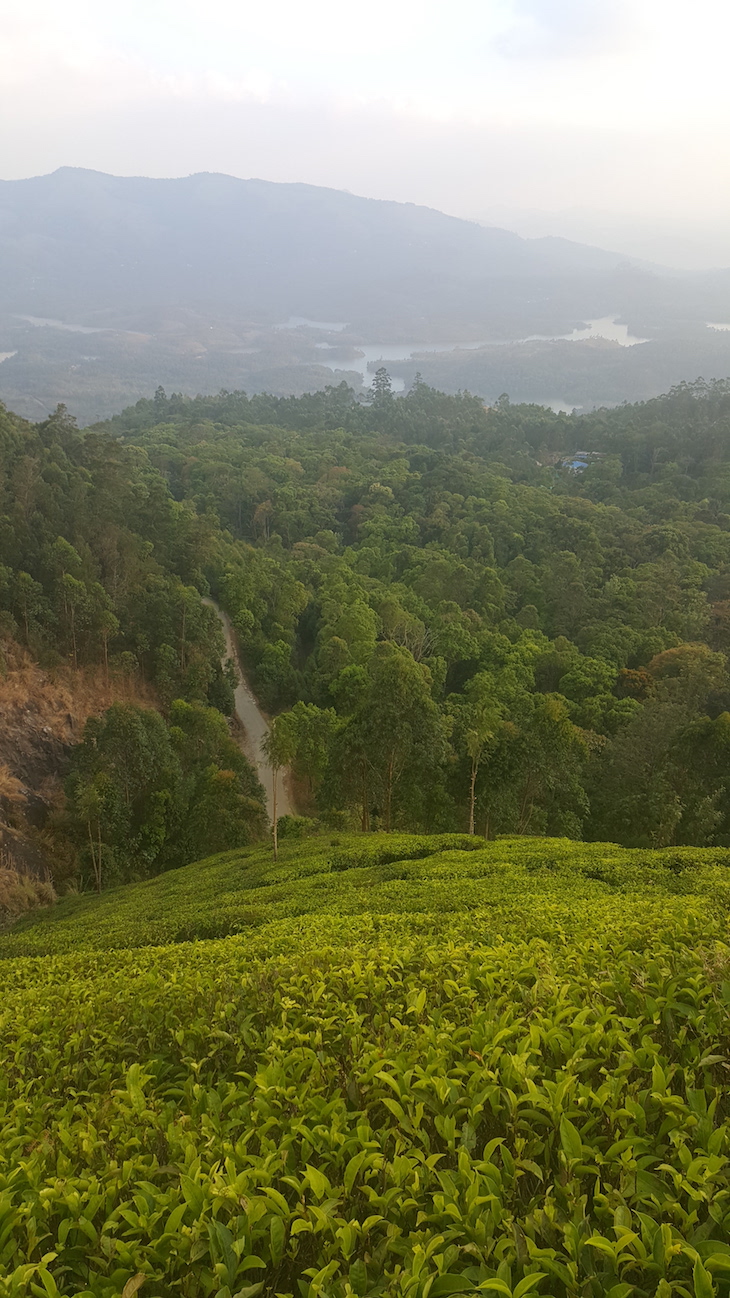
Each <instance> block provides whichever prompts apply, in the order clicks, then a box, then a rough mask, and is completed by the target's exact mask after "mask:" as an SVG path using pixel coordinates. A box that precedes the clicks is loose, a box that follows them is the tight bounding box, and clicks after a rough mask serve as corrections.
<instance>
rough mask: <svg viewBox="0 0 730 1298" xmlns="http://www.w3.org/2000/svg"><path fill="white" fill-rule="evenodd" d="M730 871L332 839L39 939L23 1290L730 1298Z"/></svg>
mask: <svg viewBox="0 0 730 1298" xmlns="http://www.w3.org/2000/svg"><path fill="white" fill-rule="evenodd" d="M348 857H349V863H348V860H347V858H348ZM729 859H730V858H729V857H728V853H727V852H723V851H718V850H715V851H714V852H713V851H708V850H699V849H672V851H669V852H629V851H626V850H625V849H621V848H617V847H614V846H611V845H609V844H590V845H585V844H577V843H574V842H570V841H568V840H554V839H553V840H537V839H520V840H510V839H505V840H500V841H498V842H495V843H491V844H487V845H485V844H484V843H483V842H480V841H479V840H476V839H475V838H473V837H470V836H456V835H454V836H443V837H441V838H433V839H429V838H423V837H420V838H417V837H408V836H404V835H395V834H391V835H379V836H378V835H368V836H360V837H346V838H344V839H338V840H337V841H335V842H332V843H329V842H328V841H327V840H325V839H322V838H320V839H316V840H308V841H304V842H299V843H292V844H290V845H288V846H287V845H284V846H283V847H282V861H281V864H280V865H279V867H278V868H276V869H275V868H274V867H273V866H272V863H271V859H270V855H269V854H268V853H267V852H266V851H264V850H260V849H259V850H254V849H249V850H248V851H247V852H245V853H243V854H241V853H238V854H229V855H228V856H225V857H223V858H219V859H214V860H211V861H208V862H202V863H196V864H195V865H192V866H188V867H186V868H184V869H182V870H178V871H175V872H173V873H170V874H167V875H164V876H160V877H159V878H157V879H153V880H149V881H147V882H145V883H141V884H137V885H132V886H128V887H127V888H124V889H121V890H119V891H117V892H116V893H107V894H104V895H102V896H101V897H100V898H93V897H87V898H69V899H67V900H65V901H63V902H61V903H60V905H59V906H58V907H57V908H56V909H55V910H54V911H52V912H50V913H48V914H47V915H46V916H42V917H36V918H35V919H31V920H26V921H23V922H22V923H21V924H20V925H19V926H18V927H17V928H16V929H15V930H13V931H12V932H11V933H7V934H5V935H3V936H2V937H1V938H0V954H2V955H4V956H5V957H18V956H21V955H22V956H24V957H25V958H9V959H8V958H6V959H5V961H4V964H3V975H4V994H3V1005H2V1009H1V1010H0V1041H1V1042H2V1049H3V1067H2V1071H1V1072H0V1103H2V1105H3V1129H2V1135H0V1195H1V1196H2V1197H1V1199H0V1203H1V1205H2V1207H1V1209H0V1211H1V1212H2V1217H1V1218H0V1222H1V1224H0V1261H1V1263H2V1279H0V1294H1V1295H2V1296H3V1298H31V1295H32V1296H33V1298H36V1295H37V1296H38V1298H43V1295H46V1294H48V1295H56V1294H58V1295H62V1298H119V1295H120V1294H122V1293H125V1294H126V1295H127V1296H128V1298H129V1295H131V1294H133V1293H134V1292H136V1291H137V1289H139V1292H140V1293H141V1294H142V1295H144V1293H145V1292H148V1291H149V1293H150V1294H151V1295H158V1298H179V1296H181V1298H199V1296H200V1295H211V1298H212V1296H213V1295H223V1296H224V1298H225V1296H226V1295H228V1298H232V1296H233V1295H234V1294H237V1295H247V1294H248V1295H251V1298H254V1295H261V1298H274V1296H275V1295H291V1298H352V1296H353V1295H358V1296H359V1298H367V1295H391V1294H392V1295H398V1296H400V1298H429V1296H430V1295H431V1296H433V1295H435V1296H436V1298H439V1295H447V1294H466V1293H485V1294H489V1293H494V1294H502V1295H505V1296H506V1298H524V1296H525V1295H527V1294H529V1293H535V1294H536V1295H542V1296H543V1298H549V1296H550V1295H552V1298H573V1296H574V1295H575V1294H578V1293H579V1294H583V1295H587V1298H604V1295H613V1298H656V1295H664V1296H668V1298H672V1296H675V1295H676V1298H685V1296H686V1298H696V1296H697V1295H703V1296H704V1295H710V1294H715V1295H717V1298H723V1296H725V1295H727V1294H728V1292H730V1250H728V1245H727V1242H726V1241H727V1237H728V1232H729V1231H730V1209H729V1207H728V1204H729V1202H730V1200H729V1195H730V1175H729V1171H728V1168H729V1167H730V1163H729V1162H728V1156H729V1153H730V1125H729V1123H728V1115H727V1106H726V1102H725V1094H726V1080H725V1069H726V1063H725V1056H726V1043H727V1034H728V1027H729V1026H730V981H728V977H729V974H730V949H729V948H728V947H727V945H726V942H725V939H726V932H727V928H726V926H727V915H728V905H729V903H730V883H729V882H728V880H730V874H728V863H729ZM343 864H344V866H345V868H341V867H342V865H343ZM216 924H217V925H218V928H217V929H216V927H215V925H216ZM226 925H227V926H228V927H227V929H226ZM236 927H237V928H238V936H229V937H226V938H221V940H216V941H209V942H201V941H194V942H191V941H189V940H187V941H186V940H185V939H191V938H198V939H199V938H201V937H205V936H212V935H213V934H214V933H215V932H218V933H223V932H225V931H228V932H231V931H232V930H233V929H234V928H236ZM173 940H176V941H177V942H178V943H179V942H182V945H155V944H157V943H165V942H167V943H169V942H170V941H173ZM145 944H146V949H140V947H143V948H144V947H145ZM125 948H127V949H125ZM134 948H137V949H134ZM44 951H45V952H53V954H43V955H42V954H40V953H41V952H44ZM29 956H30V957H33V958H28V957H29Z"/></svg>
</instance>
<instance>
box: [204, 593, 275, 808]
mask: <svg viewBox="0 0 730 1298" xmlns="http://www.w3.org/2000/svg"><path fill="white" fill-rule="evenodd" d="M203 603H204V604H207V605H208V606H209V607H210V608H212V609H214V610H215V613H216V615H217V617H218V621H219V622H220V624H221V626H222V628H223V634H224V636H225V639H226V653H225V657H224V658H223V660H222V661H223V662H224V663H225V661H226V658H232V659H233V661H234V663H235V665H236V671H237V672H238V678H239V683H238V685H237V686H236V695H235V711H236V716H237V717H238V720H239V721H240V723H241V726H242V727H243V738H242V740H241V748H242V749H243V752H244V753H245V754H246V756H247V758H248V760H249V761H250V762H251V763H252V765H253V766H254V767H255V768H256V770H257V772H258V777H259V779H260V781H261V783H262V785H263V786H264V792H265V794H266V808H267V811H268V813H269V820H273V817H274V781H273V774H272V770H271V767H270V766H269V763H268V761H267V760H266V755H265V753H264V747H263V744H264V739H265V738H266V735H267V734H268V733H269V721H268V718H267V717H266V715H265V713H264V712H262V710H261V708H260V707H259V705H258V703H257V701H256V699H255V698H254V695H253V693H252V691H251V687H250V685H249V683H248V681H247V680H246V676H245V673H244V671H243V667H242V665H241V659H240V656H239V653H238V647H237V645H236V641H235V636H234V631H233V627H232V626H231V619H230V618H229V616H228V614H227V613H225V612H224V611H223V609H222V608H219V606H218V605H217V604H216V603H215V601H214V600H212V599H204V600H203ZM287 776H288V772H287V771H286V770H281V771H279V774H278V779H277V787H276V816H277V819H278V818H279V816H295V815H296V814H297V813H296V809H295V807H294V805H293V803H292V799H291V797H290V796H289V790H288V787H287V785H288V778H287Z"/></svg>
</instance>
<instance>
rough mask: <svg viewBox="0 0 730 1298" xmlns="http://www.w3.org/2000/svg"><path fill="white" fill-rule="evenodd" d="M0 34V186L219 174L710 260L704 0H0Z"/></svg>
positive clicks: (716, 1) (727, 94)
mask: <svg viewBox="0 0 730 1298" xmlns="http://www.w3.org/2000/svg"><path fill="white" fill-rule="evenodd" d="M0 39H1V42H2V49H3V73H2V78H1V84H0V112H1V113H2V122H3V124H4V127H5V129H4V130H3V131H2V134H1V136H0V176H2V177H4V178H6V179H11V178H15V177H20V176H30V175H37V174H39V173H42V172H47V171H52V170H54V169H55V168H56V167H58V166H62V165H72V166H84V167H93V168H97V169H99V170H103V171H111V172H115V173H117V174H137V175H139V174H144V175H154V176H175V175H186V174H188V173H190V172H193V171H225V172H228V173H230V174H232V175H237V176H259V177H263V178H265V179H268V180H302V181H308V182H311V183H313V184H319V185H332V186H334V187H336V188H344V189H350V190H352V191H353V192H355V193H360V194H366V195H369V196H372V197H377V198H395V199H399V200H411V201H414V202H419V203H428V204H430V205H432V206H434V207H439V208H441V209H442V210H444V211H448V212H452V213H454V214H456V215H462V216H471V217H477V218H480V217H481V218H483V217H486V218H490V217H492V218H494V219H499V220H502V221H503V223H505V224H510V223H511V224H512V225H513V226H518V225H519V224H520V222H522V224H523V226H526V225H529V224H530V221H532V222H533V225H534V224H535V222H537V225H536V226H535V228H534V229H531V230H529V231H528V232H530V233H540V232H541V230H540V229H539V228H537V227H538V226H539V224H540V221H542V222H543V224H546V223H547V224H548V225H549V224H550V221H551V219H552V224H553V226H555V225H556V224H557V226H558V227H560V226H561V223H562V226H564V227H565V233H567V234H570V235H572V236H573V237H589V236H590V233H591V221H593V224H594V226H595V228H596V229H598V228H599V226H600V222H601V221H603V225H604V227H605V232H606V233H609V232H610V231H611V230H615V231H617V234H616V237H615V238H614V246H616V244H617V240H620V238H621V237H624V236H622V235H621V234H620V231H621V229H623V228H624V227H626V229H627V230H628V233H626V234H625V239H628V240H629V242H631V239H632V238H633V239H634V242H635V243H636V240H637V239H640V238H641V237H642V236H641V234H640V231H641V230H642V229H643V230H644V236H643V237H645V238H646V239H648V246H645V247H644V248H642V249H641V251H642V252H643V254H644V255H647V256H650V255H651V254H652V251H654V252H655V253H656V256H657V258H658V259H659V258H660V256H662V255H664V254H663V244H662V238H665V239H666V238H670V239H671V237H673V236H672V233H671V232H672V231H674V234H675V235H677V236H682V234H683V232H684V234H685V235H686V237H687V238H688V239H690V241H692V240H694V244H695V245H696V244H697V241H698V239H701V238H702V237H704V238H705V239H706V241H707V260H708V261H709V262H712V261H716V260H717V259H718V257H721V256H722V251H721V250H722V248H723V247H725V245H727V249H728V255H727V258H725V260H727V261H730V144H729V143H728V141H730V91H729V90H728V73H727V66H726V65H727V48H728V42H729V41H730V7H728V6H727V5H726V4H725V3H724V0H693V3H692V4H689V3H687V0H449V2H448V3H446V0H438V3H436V2H435V0H367V3H365V4H363V5H361V6H355V5H351V4H349V5H348V4H345V3H343V0H309V3H307V4H304V3H302V0H261V2H260V3H259V4H257V5H256V6H254V5H252V4H251V3H250V2H247V0H238V2H234V0H205V2H204V3H201V0H66V3H64V4H63V5H59V4H58V0H22V4H21V3H20V0H12V3H10V2H9V0H0ZM535 210H537V211H538V212H540V213H543V214H548V215H543V216H539V217H535V216H534V212H535ZM550 213H553V214H555V215H553V217H552V218H551V217H550V215H549V214H550ZM627 216H628V217H629V218H630V219H629V222H628V225H627V224H626V221H625V217H627ZM571 221H572V223H573V228H568V227H570V225H571ZM581 221H582V222H583V226H586V222H587V223H588V224H587V226H586V228H585V229H583V227H582V226H581ZM596 222H598V225H596ZM632 231H633V233H632ZM726 231H727V234H726V233H725V232H726ZM553 232H558V230H557V229H555V230H554V231H553ZM652 232H656V248H653V247H652ZM662 232H663V233H662ZM713 240H715V241H716V242H717V248H715V246H714V244H713V243H712V241H713ZM597 241H598V240H597ZM605 241H606V240H605V238H604V239H603V242H605ZM688 249H689V245H688ZM701 254H702V249H701V248H700V249H699V252H698V249H697V247H696V246H695V249H694V253H692V254H690V252H689V250H688V253H687V257H686V258H685V260H688V261H689V260H691V259H692V256H694V257H695V261H696V259H697V256H698V255H699V256H701Z"/></svg>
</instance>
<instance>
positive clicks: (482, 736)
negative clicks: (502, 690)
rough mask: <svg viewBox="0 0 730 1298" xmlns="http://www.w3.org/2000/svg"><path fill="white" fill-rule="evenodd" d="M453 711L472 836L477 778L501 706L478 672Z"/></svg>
mask: <svg viewBox="0 0 730 1298" xmlns="http://www.w3.org/2000/svg"><path fill="white" fill-rule="evenodd" d="M454 708H455V713H456V740H457V743H458V744H459V746H460V747H461V749H462V750H463V751H465V752H466V754H467V756H468V758H469V762H470V771H469V833H470V834H473V833H474V832H475V827H474V809H475V804H476V782H477V775H478V773H479V767H480V765H481V762H482V759H483V757H484V754H485V752H486V751H487V749H488V748H489V746H490V744H491V743H492V742H493V740H494V739H495V737H496V734H497V731H498V729H499V725H500V723H501V720H502V717H503V716H504V704H503V703H502V702H501V701H500V700H499V699H498V698H497V696H496V693H495V688H494V681H493V679H492V677H491V676H490V675H489V674H488V673H487V672H479V673H478V674H477V675H476V676H473V677H472V679H471V680H470V681H469V682H468V683H467V685H466V687H465V690H464V694H463V696H461V697H460V698H457V699H455V700H454Z"/></svg>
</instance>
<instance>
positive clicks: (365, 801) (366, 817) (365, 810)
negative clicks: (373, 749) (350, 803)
mask: <svg viewBox="0 0 730 1298" xmlns="http://www.w3.org/2000/svg"><path fill="white" fill-rule="evenodd" d="M369 804H370V795H369V792H368V768H367V766H366V765H365V762H363V764H362V819H361V821H360V828H361V829H362V832H363V834H366V833H367V832H368V830H369V829H370V805H369Z"/></svg>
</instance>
